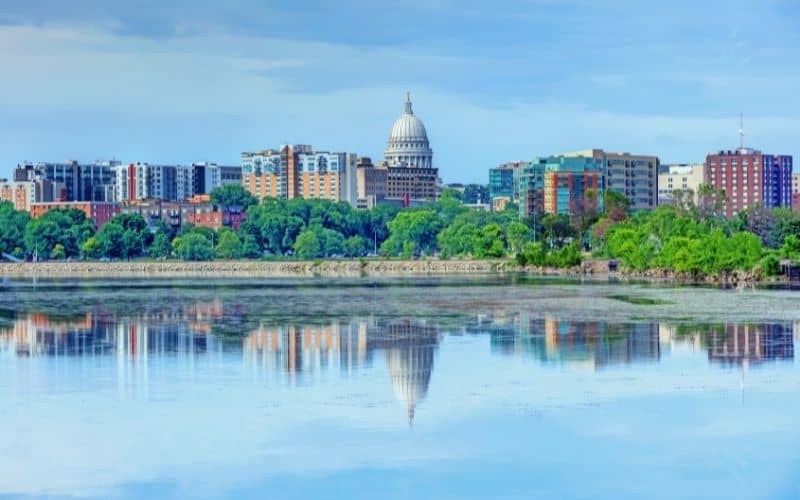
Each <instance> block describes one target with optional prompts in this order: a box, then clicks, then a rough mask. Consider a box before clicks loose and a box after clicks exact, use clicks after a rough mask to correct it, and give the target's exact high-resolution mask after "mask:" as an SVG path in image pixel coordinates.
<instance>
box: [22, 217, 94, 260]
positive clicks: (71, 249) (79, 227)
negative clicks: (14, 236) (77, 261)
mask: <svg viewBox="0 0 800 500" xmlns="http://www.w3.org/2000/svg"><path fill="white" fill-rule="evenodd" d="M93 235H94V224H93V223H92V221H91V220H90V219H87V218H86V215H85V214H84V213H83V212H82V211H80V210H76V209H67V210H64V209H56V210H50V211H48V212H47V213H45V214H43V215H42V216H41V217H39V218H37V219H31V220H29V221H28V223H27V224H26V225H25V235H24V238H23V239H24V241H25V248H26V250H27V251H28V252H29V253H31V254H33V253H35V254H36V255H37V256H38V258H40V259H41V258H47V257H49V256H51V255H52V253H53V249H54V247H55V246H56V245H61V247H62V248H63V254H64V256H65V257H77V256H79V255H80V253H81V247H82V246H83V243H84V242H85V241H86V240H87V239H89V238H90V237H91V236H93Z"/></svg>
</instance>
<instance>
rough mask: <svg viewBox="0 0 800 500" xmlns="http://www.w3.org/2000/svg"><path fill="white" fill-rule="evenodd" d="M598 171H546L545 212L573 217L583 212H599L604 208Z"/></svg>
mask: <svg viewBox="0 0 800 500" xmlns="http://www.w3.org/2000/svg"><path fill="white" fill-rule="evenodd" d="M600 178H601V174H600V172H598V171H596V170H584V171H583V172H576V171H562V170H546V171H545V173H544V200H543V201H544V211H545V213H548V214H566V215H573V214H577V213H580V212H581V211H599V210H600V208H601V207H602V206H603V204H602V199H601V198H600V193H601V192H600V191H598V190H599V185H600V184H599V183H600Z"/></svg>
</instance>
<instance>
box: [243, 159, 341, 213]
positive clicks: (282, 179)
mask: <svg viewBox="0 0 800 500" xmlns="http://www.w3.org/2000/svg"><path fill="white" fill-rule="evenodd" d="M242 186H243V187H244V188H245V189H246V190H248V191H249V192H250V193H252V194H253V195H254V196H256V197H257V198H258V199H260V200H261V199H264V198H280V199H289V200H291V199H294V198H305V199H325V200H332V201H347V202H349V203H351V204H352V205H354V206H355V204H356V175H355V155H353V154H350V153H330V152H327V151H313V149H312V148H311V146H308V145H294V146H292V145H284V146H282V147H281V148H280V149H279V150H275V149H267V150H263V151H260V152H256V153H249V152H246V153H242Z"/></svg>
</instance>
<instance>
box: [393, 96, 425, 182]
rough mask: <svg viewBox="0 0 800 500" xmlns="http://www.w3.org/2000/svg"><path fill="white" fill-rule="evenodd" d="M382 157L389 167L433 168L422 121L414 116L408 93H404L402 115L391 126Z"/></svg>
mask: <svg viewBox="0 0 800 500" xmlns="http://www.w3.org/2000/svg"><path fill="white" fill-rule="evenodd" d="M384 156H385V158H386V161H388V162H389V164H391V165H404V166H408V167H417V168H432V167H433V151H432V150H431V147H430V143H429V142H428V133H427V131H426V130H425V125H423V123H422V120H420V119H419V118H417V116H416V115H414V111H413V110H412V108H411V95H410V94H409V93H406V102H405V110H404V112H403V114H402V115H400V118H398V119H397V120H395V122H394V125H392V130H391V132H390V133H389V141H388V142H387V143H386V151H385V155H384Z"/></svg>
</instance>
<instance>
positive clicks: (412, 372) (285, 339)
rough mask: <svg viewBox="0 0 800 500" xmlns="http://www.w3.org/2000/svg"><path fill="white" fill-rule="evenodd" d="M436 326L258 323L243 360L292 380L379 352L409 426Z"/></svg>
mask: <svg viewBox="0 0 800 500" xmlns="http://www.w3.org/2000/svg"><path fill="white" fill-rule="evenodd" d="M439 338H440V335H439V328H438V327H437V326H434V325H430V324H428V323H427V322H425V321H422V320H415V319H409V318H406V319H400V320H391V321H385V320H379V321H378V320H375V319H362V320H354V321H350V322H336V321H334V322H331V323H329V324H325V325H312V326H264V325H261V326H260V327H259V328H258V329H257V330H255V331H254V332H252V333H251V334H250V335H248V336H247V337H246V338H245V339H244V340H243V345H242V347H243V350H244V355H245V359H247V360H248V361H250V362H253V363H255V364H257V365H260V366H262V367H263V368H265V369H266V371H267V372H274V371H280V372H283V373H285V374H287V375H289V377H290V378H292V377H293V376H294V375H296V374H297V373H313V372H319V371H322V370H325V369H330V368H337V369H338V370H340V371H341V372H343V373H349V372H351V371H353V370H354V369H356V368H358V367H361V366H370V365H371V364H372V362H373V359H374V358H375V356H376V354H382V355H383V356H384V359H385V361H386V366H387V368H388V370H389V377H390V380H391V383H392V389H393V390H394V394H395V397H396V398H397V399H398V400H399V401H400V402H402V403H403V404H404V405H405V407H406V412H407V416H408V422H409V426H411V425H413V420H414V412H415V410H416V407H417V404H418V403H419V402H420V401H422V400H423V399H424V398H425V396H426V395H427V393H428V386H429V385H430V381H431V374H432V372H433V359H434V354H435V351H436V349H437V347H438V344H439Z"/></svg>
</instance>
